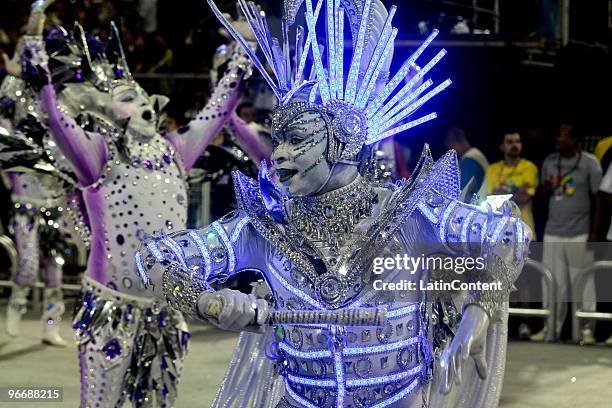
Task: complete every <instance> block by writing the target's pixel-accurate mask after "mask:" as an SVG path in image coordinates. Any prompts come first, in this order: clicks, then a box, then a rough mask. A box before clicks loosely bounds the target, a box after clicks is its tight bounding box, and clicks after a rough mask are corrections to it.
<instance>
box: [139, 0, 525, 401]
mask: <svg viewBox="0 0 612 408" xmlns="http://www.w3.org/2000/svg"><path fill="white" fill-rule="evenodd" d="M284 3H285V13H286V14H285V19H284V23H285V24H284V25H283V33H282V41H279V40H278V39H276V38H272V37H271V36H270V34H269V33H268V28H267V24H266V22H265V19H263V18H262V17H261V14H260V13H259V12H258V10H257V8H256V6H255V5H254V4H253V3H248V4H247V3H246V2H244V1H239V4H240V6H241V9H242V11H243V13H244V15H245V17H246V18H247V21H248V22H249V24H250V25H251V27H252V29H253V31H254V32H255V34H256V37H257V39H258V41H259V43H260V46H261V47H262V49H263V50H264V53H263V54H264V55H265V56H266V57H267V58H268V62H269V64H270V65H271V66H272V67H273V72H274V74H275V79H273V78H272V76H270V75H268V74H267V73H266V72H262V74H263V75H264V77H265V78H266V80H267V81H268V83H269V85H270V87H271V88H272V89H273V91H274V92H275V94H276V95H277V96H278V99H279V107H278V108H277V109H276V110H275V113H274V117H273V124H272V138H273V141H274V150H273V153H272V163H273V167H274V173H275V175H276V176H277V177H278V180H279V181H280V184H281V185H282V188H277V184H276V182H275V181H273V180H274V179H273V176H271V175H270V174H268V172H267V169H266V166H262V167H261V171H260V177H259V182H257V181H255V180H252V179H249V178H248V177H245V176H243V175H242V174H240V173H235V176H234V184H235V189H236V198H237V201H238V206H239V210H237V211H235V212H232V213H230V214H228V215H227V216H225V217H223V218H221V219H220V220H219V221H217V222H215V223H213V224H212V225H210V226H208V227H205V228H202V229H199V230H193V231H185V232H176V233H172V234H169V235H167V234H163V235H158V236H155V237H152V238H149V239H146V240H145V242H144V243H143V245H142V247H141V249H140V250H139V251H138V252H137V253H136V255H135V257H136V263H137V267H138V270H139V273H140V275H141V276H142V279H143V282H145V284H146V285H147V287H149V288H150V289H151V290H152V291H153V292H154V293H155V294H156V295H157V296H159V297H160V298H163V299H165V300H167V301H168V303H169V304H170V305H171V306H173V307H174V308H176V309H177V310H181V311H182V312H184V313H186V314H188V315H191V316H193V317H195V318H199V319H201V320H203V321H209V322H212V323H213V324H215V325H217V326H219V327H221V328H224V329H228V330H240V331H244V332H243V333H242V334H241V336H240V340H239V342H238V345H237V347H236V351H235V352H234V355H233V358H232V361H231V363H230V367H229V371H228V373H227V375H226V377H225V379H224V382H223V384H222V386H221V388H220V389H219V392H218V394H217V396H216V398H215V401H214V402H213V407H218V408H228V407H278V408H285V407H287V408H289V407H326V408H327V407H329V408H332V407H335V408H342V407H355V408H362V407H376V408H379V407H422V406H429V407H450V406H453V407H494V406H497V404H498V401H499V396H500V391H501V383H502V379H503V371H504V363H505V345H506V339H507V336H506V323H507V302H508V296H509V293H510V291H511V289H512V283H513V282H514V281H515V279H516V278H517V276H518V274H519V273H520V270H521V269H522V265H523V262H524V258H525V254H526V251H527V247H528V243H529V240H530V232H529V229H528V228H527V227H526V226H525V225H524V224H523V223H522V222H521V220H520V218H519V217H517V216H516V215H513V213H512V210H513V209H512V207H511V206H510V205H509V204H507V205H505V206H504V207H503V208H502V211H493V209H491V208H490V207H489V208H482V207H478V206H474V205H471V204H468V203H464V202H461V201H460V200H459V197H460V191H459V179H460V178H459V171H458V163H457V157H456V154H455V152H454V151H451V152H449V153H447V154H446V155H445V156H444V157H443V158H442V159H440V160H439V161H438V162H434V161H433V159H432V158H431V155H430V154H429V149H428V148H426V149H425V151H424V153H423V155H422V157H421V162H420V165H419V166H418V169H417V170H416V171H415V173H414V174H415V177H414V178H412V179H410V180H404V181H403V182H400V183H398V184H396V185H387V184H383V183H379V182H378V181H377V180H372V179H369V178H367V177H366V176H365V175H367V174H369V173H368V171H362V169H360V166H362V165H364V164H367V161H368V158H369V157H370V156H369V154H370V153H371V149H372V146H374V145H376V143H377V142H379V141H380V140H383V139H385V138H387V137H389V136H392V135H394V134H397V133H400V132H402V131H405V130H408V129H410V128H412V127H414V126H417V125H419V124H421V123H423V122H425V121H428V120H430V119H433V118H434V117H435V114H429V115H426V116H423V117H421V118H419V119H413V117H412V115H413V114H414V113H415V112H416V111H417V110H418V109H419V108H420V107H421V106H423V105H424V104H425V102H427V101H428V100H429V99H430V98H432V97H433V96H434V95H435V94H437V93H438V92H440V91H441V90H443V89H444V88H445V87H446V86H448V84H449V83H450V81H445V82H443V83H442V84H441V85H439V86H437V87H436V88H434V89H433V90H431V91H429V92H427V93H426V94H424V95H421V94H422V93H424V92H425V90H426V89H427V88H428V87H430V86H431V85H432V81H431V80H428V81H425V82H423V81H422V79H423V76H424V75H425V74H426V73H427V71H429V70H430V69H431V68H432V67H433V65H434V64H435V63H436V62H437V61H438V60H439V59H440V58H442V56H443V55H444V52H440V53H439V54H438V55H437V56H436V57H434V59H433V60H432V61H431V62H429V63H428V64H426V65H425V66H424V67H423V68H421V69H417V72H418V73H417V74H416V75H415V76H414V77H413V78H412V79H409V80H408V82H407V83H406V84H404V85H402V83H403V81H404V78H405V77H406V76H407V75H408V73H409V71H410V67H411V66H415V62H416V59H417V58H418V57H419V56H420V55H421V53H422V52H423V51H424V49H425V48H426V46H427V44H428V43H429V42H431V40H432V39H433V37H435V34H436V33H434V34H432V36H430V38H429V39H428V40H427V41H426V43H425V44H424V45H423V46H422V47H420V48H419V49H418V50H417V51H416V53H415V54H414V55H413V56H411V57H410V58H409V59H408V61H406V63H405V64H404V65H403V67H402V68H401V70H400V72H399V73H398V74H396V75H395V76H393V77H392V78H391V79H389V76H388V72H387V71H388V69H389V66H390V55H391V52H392V50H393V40H394V38H395V36H396V35H397V30H396V29H394V28H393V27H392V23H391V21H392V19H393V15H394V14H395V8H392V9H391V10H390V11H389V12H387V10H386V8H385V7H384V5H383V4H382V3H381V2H379V1H376V0H363V1H361V0H360V1H348V0H345V1H334V0H319V1H318V2H317V6H316V7H313V2H312V0H288V1H285V2H284ZM209 4H210V5H211V7H212V8H213V11H214V12H215V14H216V15H217V17H218V18H219V19H220V20H221V21H222V22H223V23H224V25H225V27H226V28H227V30H228V31H229V32H231V33H232V35H234V36H235V38H237V40H238V42H239V43H244V41H243V40H242V39H241V36H240V34H239V33H237V32H236V30H234V29H233V27H232V25H231V24H230V23H229V22H227V21H226V20H225V18H224V17H223V15H222V14H221V13H220V12H219V10H218V9H217V8H216V6H215V5H214V3H213V1H212V0H210V1H209ZM304 5H305V6H304ZM324 5H325V6H324ZM301 6H304V7H305V11H304V12H305V17H306V22H307V24H308V30H304V29H303V28H302V27H298V28H297V30H296V47H295V50H296V54H295V55H289V52H290V48H291V47H289V45H288V42H289V35H288V33H289V26H290V25H292V24H293V22H294V18H295V16H296V14H297V13H298V12H299V10H300V7H301ZM318 21H319V22H320V23H321V24H322V25H324V27H325V30H321V32H326V33H327V37H326V38H317V34H316V29H315V27H316V25H317V22H318ZM346 21H348V23H349V24H350V27H349V28H347V32H348V31H349V30H350V31H351V33H352V36H353V41H352V44H353V57H352V61H351V64H350V68H349V70H348V75H347V76H346V77H345V75H344V73H343V72H344V69H345V68H346V67H345V64H344V52H345V50H344V24H345V22H346ZM319 42H323V43H324V44H325V47H324V48H323V49H324V50H325V52H324V53H323V52H322V51H321V49H320V48H319V47H318V46H317V45H318V43H319ZM247 52H249V51H248V50H247ZM309 54H312V57H313V61H314V62H313V64H312V70H311V72H313V76H312V77H311V81H306V80H305V78H304V67H303V66H302V65H300V61H302V60H303V61H306V60H307V56H308V55H309ZM279 55H282V56H283V58H279V57H278V56H279ZM250 57H251V58H252V59H253V60H254V64H255V66H258V67H262V68H263V63H262V62H260V61H259V60H258V57H257V56H256V55H255V54H254V53H250ZM324 58H325V59H324ZM291 61H294V63H295V66H292V65H291V63H290V62H291ZM398 86H399V87H400V90H399V91H396V88H398ZM358 168H359V169H360V173H362V174H364V175H360V173H358V172H357V169H358ZM347 174H348V176H347ZM341 181H343V182H342V183H341V184H340V182H341ZM330 183H332V184H331V185H330ZM333 183H336V184H333ZM398 254H400V255H401V254H406V255H408V256H410V257H412V258H415V257H422V258H429V257H432V258H434V257H436V258H440V257H443V258H444V259H451V260H453V259H459V258H462V259H463V258H465V257H473V258H477V257H480V258H482V260H483V261H482V262H483V264H482V268H471V269H469V270H467V271H465V270H464V271H459V270H458V269H457V271H456V270H454V269H452V268H451V269H449V268H448V267H442V266H437V267H430V266H427V267H425V266H424V264H422V265H421V267H418V268H415V269H414V270H413V271H412V272H407V271H406V269H402V268H400V267H399V266H396V267H391V268H387V270H386V271H385V272H384V274H382V275H378V274H377V272H376V273H375V272H374V271H373V265H375V262H376V259H379V258H391V259H393V258H394V257H395V255H398ZM247 270H248V271H253V270H257V271H260V273H261V275H262V277H263V279H264V281H265V283H266V284H267V287H268V290H269V293H268V294H265V293H264V294H262V295H261V296H260V297H259V298H258V297H257V295H255V294H248V295H247V294H243V293H240V292H236V291H232V290H229V289H228V288H224V284H225V283H226V282H228V280H230V279H240V276H241V275H240V273H241V272H243V271H247ZM454 280H461V281H462V282H464V283H465V284H466V285H465V287H464V288H462V287H458V288H457V290H456V291H454V292H448V291H444V290H441V291H440V290H438V291H433V290H425V289H423V288H422V287H421V286H420V285H427V284H430V283H431V284H434V283H440V284H441V283H444V282H446V283H450V282H452V281H454ZM408 283H412V284H414V285H416V286H415V287H416V288H417V289H412V290H408V289H402V290H398V289H392V287H396V286H398V285H400V284H402V285H403V284H408ZM478 283H480V284H482V283H488V284H491V283H499V286H498V287H499V289H498V290H496V291H484V290H478V289H476V288H477V287H478ZM390 284H392V285H390ZM384 287H387V288H388V289H387V290H385V289H381V288H384ZM407 287H409V286H406V288H407ZM434 287H435V286H434ZM442 287H444V285H442ZM262 297H263V298H264V299H265V301H266V302H263V300H264V299H262ZM262 302H263V303H262ZM267 305H269V306H267ZM267 307H270V308H272V309H275V312H269V311H268V310H267ZM276 312H282V313H276ZM381 315H385V317H386V319H385V320H384V321H383V323H382V324H374V323H372V322H370V323H367V322H366V324H363V320H360V319H361V318H363V319H364V320H367V318H369V317H371V316H381ZM360 322H361V323H360ZM489 322H490V324H489ZM266 323H267V324H266ZM367 324H369V326H367ZM252 331H255V333H253V332H252ZM458 342H463V343H461V344H462V347H464V348H465V349H464V350H463V352H466V353H468V354H467V355H468V356H469V355H472V356H473V357H474V360H475V361H476V362H477V363H478V362H481V361H486V363H487V365H488V367H489V368H490V372H489V375H488V376H486V375H484V374H483V372H481V371H479V374H480V376H481V377H486V379H480V378H479V376H478V375H477V374H476V370H475V368H474V365H473V364H467V363H466V364H465V365H464V367H463V369H462V371H463V379H464V380H463V383H462V384H461V386H454V387H452V390H451V389H450V387H448V375H449V374H448V373H449V371H448V367H449V365H453V367H455V368H456V364H458V363H457V362H458V360H456V358H457V357H451V358H449V357H448V356H449V355H450V354H451V353H454V352H451V351H449V350H456V349H457V348H456V344H458ZM469 344H471V345H472V349H470V348H469V346H468V345H469ZM477 344H478V347H476V345H477ZM447 345H448V346H449V347H448V348H447V351H445V352H444V354H443V353H442V349H443V348H444V347H445V346H447ZM466 350H467V351H466ZM456 355H457V354H456V353H455V354H453V356H456ZM476 356H478V357H476ZM466 358H467V357H466ZM487 365H485V364H481V365H480V370H483V371H484V370H486V369H483V367H486V366H487ZM442 377H444V378H442ZM452 382H453V381H451V383H452ZM438 386H443V388H444V389H445V391H444V392H445V393H446V394H442V393H438V392H437V388H438Z"/></svg>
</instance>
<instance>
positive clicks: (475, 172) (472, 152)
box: [444, 127, 489, 198]
mask: <svg viewBox="0 0 612 408" xmlns="http://www.w3.org/2000/svg"><path fill="white" fill-rule="evenodd" d="M444 143H445V144H446V146H447V147H449V148H451V149H453V150H455V151H456V152H457V155H458V156H459V170H460V171H461V189H464V188H466V186H468V184H469V183H470V180H472V179H473V180H474V182H473V184H472V185H471V186H470V188H469V191H468V192H467V196H466V197H468V198H470V197H472V196H473V195H474V194H478V195H479V196H480V197H485V196H486V191H485V190H486V186H487V184H486V183H485V182H484V178H485V173H486V171H487V167H489V161H488V160H487V158H486V157H485V155H484V154H483V153H482V152H481V151H480V150H478V149H477V148H475V147H472V146H471V145H470V142H469V141H468V139H467V136H466V135H465V131H464V130H463V129H461V128H458V127H455V128H452V129H451V130H449V131H448V133H447V134H446V138H445V139H444ZM483 186H484V189H483Z"/></svg>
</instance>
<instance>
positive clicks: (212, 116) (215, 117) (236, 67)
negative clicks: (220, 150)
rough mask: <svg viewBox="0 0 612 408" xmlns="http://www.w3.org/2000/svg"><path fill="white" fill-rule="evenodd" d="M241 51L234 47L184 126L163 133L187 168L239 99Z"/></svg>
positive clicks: (242, 65)
mask: <svg viewBox="0 0 612 408" xmlns="http://www.w3.org/2000/svg"><path fill="white" fill-rule="evenodd" d="M242 53H243V51H242V49H241V48H240V47H235V48H234V54H233V56H232V62H231V63H230V65H229V68H228V70H227V71H226V72H225V75H224V76H223V78H222V79H221V80H220V81H219V82H218V83H217V86H216V88H215V90H214V92H213V94H212V96H211V97H210V99H209V101H208V103H207V104H206V106H205V107H204V109H202V110H201V111H200V112H199V113H198V116H197V117H196V118H195V119H193V120H192V121H191V122H189V123H188V124H187V125H186V126H184V127H182V128H180V129H178V130H176V131H174V132H171V133H168V134H167V135H166V137H167V138H168V139H169V140H170V142H171V143H172V144H173V145H174V147H175V148H176V150H177V152H178V153H179V154H180V155H181V158H182V159H183V164H184V166H185V170H187V171H189V170H191V168H192V167H193V165H194V164H195V162H196V161H197V160H198V158H199V157H200V155H201V154H202V152H204V150H205V149H206V147H207V146H208V145H209V144H210V142H211V141H212V140H213V139H214V138H215V137H216V136H217V135H218V134H219V132H220V131H221V129H222V128H223V126H224V125H225V124H226V123H227V121H228V120H229V118H230V116H231V113H232V112H233V111H234V110H235V109H236V106H237V105H238V102H239V101H240V84H241V81H242V79H243V77H244V73H245V70H246V69H248V62H247V60H246V58H245V57H244V56H242Z"/></svg>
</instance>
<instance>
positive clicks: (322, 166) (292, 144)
mask: <svg viewBox="0 0 612 408" xmlns="http://www.w3.org/2000/svg"><path fill="white" fill-rule="evenodd" d="M327 138H328V129H327V125H326V123H325V120H324V119H323V117H322V116H321V114H320V113H317V112H311V111H309V112H304V113H302V114H300V115H298V116H297V117H296V118H295V119H293V120H292V121H290V122H289V123H288V124H287V126H285V127H284V128H283V129H282V131H280V132H277V133H275V134H274V135H273V137H272V140H273V150H272V163H273V166H272V169H273V171H274V172H275V173H276V174H277V176H278V178H279V181H280V183H281V185H282V187H283V188H284V190H285V194H286V195H288V196H290V197H292V196H294V197H295V196H306V195H311V194H314V193H316V192H317V191H318V190H319V189H320V188H321V187H322V186H323V184H324V183H325V182H326V181H327V180H328V178H329V175H330V172H331V168H330V166H329V164H328V162H327V160H326V155H327Z"/></svg>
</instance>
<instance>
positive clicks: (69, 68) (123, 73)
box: [46, 23, 136, 92]
mask: <svg viewBox="0 0 612 408" xmlns="http://www.w3.org/2000/svg"><path fill="white" fill-rule="evenodd" d="M46 43H47V49H48V51H49V62H50V66H51V74H52V76H53V78H54V83H64V82H74V81H77V82H80V81H84V80H86V81H89V82H90V83H92V84H93V85H94V86H95V87H96V88H98V90H100V91H103V92H110V91H111V90H112V88H113V87H115V86H117V85H118V84H136V83H135V82H134V81H133V78H132V74H131V72H130V69H129V67H128V65H127V61H126V58H125V53H124V51H123V46H122V44H121V40H120V37H119V30H118V29H117V26H116V25H115V23H111V36H110V39H109V41H108V43H106V44H105V43H102V42H101V41H100V40H98V39H97V38H95V37H93V36H91V35H90V34H88V33H87V32H86V31H85V30H84V29H83V27H82V26H81V25H80V24H79V23H75V25H74V29H73V30H72V32H71V33H69V32H68V31H66V30H64V29H63V28H61V27H58V29H57V30H55V31H54V32H53V35H52V36H50V37H48V38H47V39H46Z"/></svg>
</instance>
